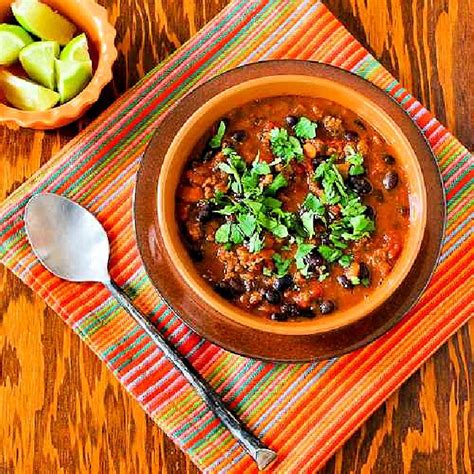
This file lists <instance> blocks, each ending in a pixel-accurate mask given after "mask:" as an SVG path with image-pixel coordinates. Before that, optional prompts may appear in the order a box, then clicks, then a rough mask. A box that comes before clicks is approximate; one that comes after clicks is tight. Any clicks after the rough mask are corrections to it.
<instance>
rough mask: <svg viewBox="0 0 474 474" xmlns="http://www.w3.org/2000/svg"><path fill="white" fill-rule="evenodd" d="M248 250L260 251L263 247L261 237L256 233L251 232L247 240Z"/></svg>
mask: <svg viewBox="0 0 474 474" xmlns="http://www.w3.org/2000/svg"><path fill="white" fill-rule="evenodd" d="M248 247H249V252H252V253H254V252H260V250H262V249H263V239H262V238H261V237H260V235H259V234H258V233H256V234H253V235H252V237H250V240H249V245H248Z"/></svg>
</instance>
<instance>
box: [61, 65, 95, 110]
mask: <svg viewBox="0 0 474 474" xmlns="http://www.w3.org/2000/svg"><path fill="white" fill-rule="evenodd" d="M55 63H56V79H57V87H58V92H59V95H60V100H61V103H62V104H63V103H64V102H67V101H69V100H71V99H73V98H74V97H76V96H77V95H78V94H79V93H80V92H82V90H83V89H84V88H85V87H86V86H87V84H88V83H89V81H90V80H91V79H92V61H61V60H60V59H56V60H55Z"/></svg>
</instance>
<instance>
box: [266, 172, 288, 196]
mask: <svg viewBox="0 0 474 474" xmlns="http://www.w3.org/2000/svg"><path fill="white" fill-rule="evenodd" d="M287 185H288V181H287V180H286V178H285V177H284V176H283V175H282V174H281V173H279V174H277V175H276V177H275V178H274V179H273V181H272V182H271V183H270V184H269V185H268V186H267V187H266V189H265V191H266V193H267V194H270V195H271V196H274V195H275V194H276V193H277V191H278V190H279V189H281V188H284V187H285V186H287Z"/></svg>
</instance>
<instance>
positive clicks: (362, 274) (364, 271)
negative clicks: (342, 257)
mask: <svg viewBox="0 0 474 474" xmlns="http://www.w3.org/2000/svg"><path fill="white" fill-rule="evenodd" d="M358 277H359V279H360V280H365V279H367V280H370V270H369V267H368V265H367V264H366V263H364V262H360V263H359V275H358Z"/></svg>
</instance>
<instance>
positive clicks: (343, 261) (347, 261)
mask: <svg viewBox="0 0 474 474" xmlns="http://www.w3.org/2000/svg"><path fill="white" fill-rule="evenodd" d="M353 259H354V258H353V257H352V255H343V256H342V257H340V258H339V260H338V263H339V265H341V267H344V268H347V267H349V266H350V265H351V263H352V260H353Z"/></svg>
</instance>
